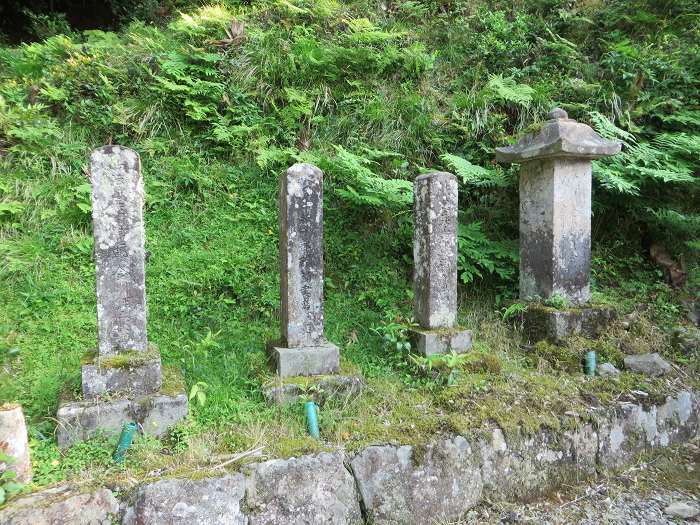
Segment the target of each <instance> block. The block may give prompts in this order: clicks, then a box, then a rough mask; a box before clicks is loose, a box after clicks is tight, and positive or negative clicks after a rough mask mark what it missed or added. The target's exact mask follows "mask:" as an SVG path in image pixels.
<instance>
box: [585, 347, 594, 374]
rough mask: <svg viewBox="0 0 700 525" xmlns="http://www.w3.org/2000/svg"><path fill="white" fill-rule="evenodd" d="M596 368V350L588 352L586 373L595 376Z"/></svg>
mask: <svg viewBox="0 0 700 525" xmlns="http://www.w3.org/2000/svg"><path fill="white" fill-rule="evenodd" d="M595 369H596V355H595V350H591V351H590V352H586V375H587V376H590V377H593V376H595Z"/></svg>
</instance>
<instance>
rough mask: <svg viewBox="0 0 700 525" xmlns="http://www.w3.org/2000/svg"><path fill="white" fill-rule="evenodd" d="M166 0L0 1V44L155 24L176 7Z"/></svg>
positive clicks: (165, 17) (175, 2)
mask: <svg viewBox="0 0 700 525" xmlns="http://www.w3.org/2000/svg"><path fill="white" fill-rule="evenodd" d="M183 3H185V2H178V1H168V0H146V1H143V0H106V1H105V0H2V1H0V41H2V40H4V41H7V42H9V43H19V42H30V41H35V40H41V39H43V38H46V37H49V36H52V35H54V34H59V33H68V32H70V31H71V30H77V31H80V30H85V29H102V30H105V31H110V30H115V29H117V28H118V27H119V25H120V24H121V23H123V22H128V21H129V20H134V19H139V20H143V21H146V22H155V23H158V22H160V21H162V20H165V19H167V18H168V17H169V16H170V15H171V14H172V13H173V12H174V10H175V9H176V5H180V4H183Z"/></svg>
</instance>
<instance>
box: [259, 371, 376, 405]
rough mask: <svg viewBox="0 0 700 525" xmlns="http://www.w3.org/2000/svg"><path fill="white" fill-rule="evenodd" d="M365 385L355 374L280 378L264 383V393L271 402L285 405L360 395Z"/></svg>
mask: <svg viewBox="0 0 700 525" xmlns="http://www.w3.org/2000/svg"><path fill="white" fill-rule="evenodd" d="M364 387H365V381H364V379H362V377H360V376H355V375H337V376H336V375H333V376H327V377H321V378H318V379H317V378H314V379H313V380H306V381H304V380H303V379H302V378H299V381H298V382H297V381H294V380H293V379H292V380H291V381H289V380H288V382H284V383H282V382H281V381H279V380H276V381H270V382H269V383H267V384H265V385H263V387H262V390H263V395H264V396H265V400H266V401H267V402H268V403H269V404H277V405H284V404H287V403H296V402H299V401H302V400H305V401H315V402H316V403H319V404H321V403H325V402H326V401H327V400H328V399H331V398H336V399H349V398H353V397H356V396H359V395H360V394H361V393H362V390H363V389H364Z"/></svg>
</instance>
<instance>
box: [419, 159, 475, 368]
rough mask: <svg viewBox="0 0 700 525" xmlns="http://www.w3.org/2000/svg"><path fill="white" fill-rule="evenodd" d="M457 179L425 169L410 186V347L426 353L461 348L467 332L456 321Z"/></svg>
mask: <svg viewBox="0 0 700 525" xmlns="http://www.w3.org/2000/svg"><path fill="white" fill-rule="evenodd" d="M457 203H458V202H457V179H456V177H455V176H454V175H453V174H451V173H443V172H437V173H428V174H426V175H420V176H419V177H416V180H415V182H414V185H413V223H414V224H413V263H414V276H413V291H414V307H415V318H416V321H417V322H418V324H419V326H420V329H418V330H414V331H413V340H414V344H415V347H416V348H415V349H416V350H417V351H418V352H419V353H421V354H423V355H430V354H435V353H446V352H451V351H454V352H458V353H461V352H464V351H466V350H468V349H469V348H471V332H469V331H466V330H462V329H461V328H458V327H456V320H457Z"/></svg>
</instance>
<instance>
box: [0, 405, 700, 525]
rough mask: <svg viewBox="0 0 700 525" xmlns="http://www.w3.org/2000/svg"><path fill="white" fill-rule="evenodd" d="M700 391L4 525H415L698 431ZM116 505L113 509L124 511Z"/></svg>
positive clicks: (621, 460)
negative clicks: (571, 426)
mask: <svg viewBox="0 0 700 525" xmlns="http://www.w3.org/2000/svg"><path fill="white" fill-rule="evenodd" d="M699 411H700V394H698V393H691V392H681V393H679V394H678V395H676V396H674V397H669V398H668V399H667V400H666V402H665V403H664V404H661V405H651V406H643V405H641V404H634V403H619V404H618V405H616V406H615V407H613V408H609V409H605V410H601V414H600V415H599V416H597V417H596V421H595V422H594V423H586V424H581V425H579V426H578V427H577V429H576V430H570V431H553V430H543V431H541V432H538V433H537V434H535V435H533V436H530V437H527V438H510V437H507V436H504V434H503V432H502V431H501V430H500V429H498V428H495V429H491V430H485V431H479V432H477V433H475V434H474V435H473V436H470V437H464V436H454V437H450V438H444V439H440V440H437V441H435V442H433V443H431V444H429V445H427V446H424V447H412V446H395V445H378V446H371V447H368V448H366V449H364V450H362V451H360V452H359V453H357V454H355V455H348V454H346V453H344V452H342V451H338V452H333V453H321V454H316V455H310V456H302V457H300V458H291V459H286V460H283V459H274V460H270V461H266V462H263V463H257V464H252V465H247V466H245V467H243V469H242V471H241V472H240V473H236V474H226V475H223V476H219V477H210V478H206V479H199V480H192V479H177V478H173V479H162V480H159V481H156V482H153V483H147V484H143V485H140V486H139V487H137V488H136V489H135V490H133V491H131V492H130V493H129V494H127V495H121V496H120V498H119V499H120V500H121V501H119V503H118V500H117V498H116V497H115V495H113V494H112V493H111V492H110V491H109V490H107V489H101V490H99V491H97V492H94V493H92V494H78V493H76V492H70V491H68V490H63V492H62V493H60V494H57V493H56V491H57V490H59V492H60V489H55V488H54V489H51V490H49V491H45V492H44V493H39V494H34V495H31V496H28V497H26V498H23V499H21V500H18V501H16V502H14V503H13V504H12V505H11V506H10V507H9V508H7V509H5V510H3V511H0V523H1V524H6V525H30V524H31V525H43V524H49V523H72V524H83V523H85V524H87V523H90V524H102V523H105V524H106V523H122V524H123V525H146V524H168V525H170V524H172V525H185V524H187V525H195V524H197V525H199V524H201V525H204V524H213V525H224V524H226V525H229V524H231V525H258V524H285V525H287V524H317V523H318V524H320V523H324V524H338V525H340V524H361V523H373V524H417V525H423V524H428V523H432V522H433V521H434V520H440V519H457V518H459V517H460V516H461V515H463V514H464V513H465V512H467V511H468V510H469V509H470V508H472V507H473V506H475V505H476V504H478V503H479V502H480V501H482V500H484V499H486V498H488V499H489V500H492V501H494V500H498V499H501V500H504V499H531V498H534V497H537V496H539V495H542V494H543V493H546V492H548V491H551V490H553V489H555V488H557V487H558V486H560V485H561V484H562V483H564V482H569V483H570V482H575V481H582V480H584V479H586V478H588V477H590V476H592V475H595V473H596V471H598V470H604V469H608V468H615V467H619V466H621V465H623V464H625V463H627V462H630V461H632V460H633V459H634V458H635V457H636V456H637V455H638V454H639V453H640V452H642V451H645V450H650V449H654V448H658V447H666V446H669V445H671V444H674V443H681V442H684V441H687V440H689V439H692V438H694V437H697V436H698V435H700V424H699V418H698V413H699ZM117 509H118V510H117Z"/></svg>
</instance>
